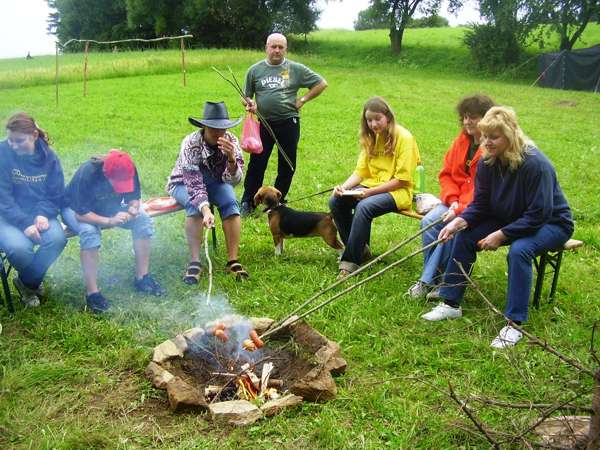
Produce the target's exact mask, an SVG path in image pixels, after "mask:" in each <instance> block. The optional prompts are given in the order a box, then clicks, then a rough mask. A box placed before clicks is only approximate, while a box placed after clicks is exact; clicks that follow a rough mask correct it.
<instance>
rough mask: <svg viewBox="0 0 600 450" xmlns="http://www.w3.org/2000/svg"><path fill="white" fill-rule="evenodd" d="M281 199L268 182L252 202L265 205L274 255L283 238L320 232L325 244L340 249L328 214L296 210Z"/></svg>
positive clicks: (335, 231) (316, 234) (281, 246)
mask: <svg viewBox="0 0 600 450" xmlns="http://www.w3.org/2000/svg"><path fill="white" fill-rule="evenodd" d="M280 200H281V192H279V190H277V189H275V188H274V187H271V186H263V187H261V188H260V189H259V190H258V192H257V193H256V195H255V196H254V204H255V205H257V206H258V205H260V204H263V205H265V206H266V208H265V212H266V213H268V217H269V228H270V229H271V234H272V235H273V242H274V244H275V254H276V255H281V253H282V252H283V239H284V238H289V237H308V236H321V237H322V238H323V240H324V241H325V242H326V243H327V245H329V246H330V247H332V248H334V249H336V250H338V252H341V250H342V249H343V248H344V246H343V245H342V243H341V242H340V241H339V240H338V238H337V228H336V227H335V223H334V222H333V219H332V218H331V215H330V214H327V213H319V212H303V211H296V210H294V209H292V208H288V207H287V206H285V205H283V204H281V203H280V202H279V201H280Z"/></svg>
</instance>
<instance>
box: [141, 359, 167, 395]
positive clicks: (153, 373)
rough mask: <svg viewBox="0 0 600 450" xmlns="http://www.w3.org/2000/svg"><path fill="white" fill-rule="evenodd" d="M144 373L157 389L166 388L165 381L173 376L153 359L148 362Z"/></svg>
mask: <svg viewBox="0 0 600 450" xmlns="http://www.w3.org/2000/svg"><path fill="white" fill-rule="evenodd" d="M145 373H146V376H147V377H148V378H150V380H152V384H153V385H154V387H156V388H158V389H166V388H167V383H168V382H169V381H171V380H172V379H173V378H174V377H173V374H172V373H171V372H169V371H168V370H165V369H164V368H162V367H161V366H160V365H158V364H156V363H155V362H154V361H150V364H148V367H146V372H145Z"/></svg>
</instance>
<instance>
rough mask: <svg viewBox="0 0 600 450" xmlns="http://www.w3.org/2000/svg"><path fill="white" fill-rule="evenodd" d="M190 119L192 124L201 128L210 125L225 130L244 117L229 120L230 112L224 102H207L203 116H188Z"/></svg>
mask: <svg viewBox="0 0 600 450" xmlns="http://www.w3.org/2000/svg"><path fill="white" fill-rule="evenodd" d="M188 120H189V121H190V123H191V124H192V125H195V126H197V127H199V128H204V127H209V128H218V129H220V130H225V129H227V128H233V127H235V126H236V125H237V124H238V123H240V122H241V121H242V118H241V117H240V118H239V119H237V120H229V113H228V112H227V107H226V106H225V103H224V102H205V103H204V114H203V118H202V119H195V118H194V117H188Z"/></svg>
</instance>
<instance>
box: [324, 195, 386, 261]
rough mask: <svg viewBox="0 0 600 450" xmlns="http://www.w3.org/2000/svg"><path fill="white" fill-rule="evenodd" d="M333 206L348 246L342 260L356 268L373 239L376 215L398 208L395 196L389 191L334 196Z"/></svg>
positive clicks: (338, 225)
mask: <svg viewBox="0 0 600 450" xmlns="http://www.w3.org/2000/svg"><path fill="white" fill-rule="evenodd" d="M329 209H330V210H331V215H332V216H333V220H334V221H335V224H336V226H337V229H338V231H339V233H340V237H341V238H342V242H343V243H344V245H345V246H346V248H345V250H344V253H343V254H342V259H341V263H340V267H341V268H346V267H342V266H343V265H344V264H343V263H344V262H346V263H350V265H346V266H347V268H348V270H356V267H357V266H358V265H360V263H361V262H362V256H363V252H364V249H365V246H366V245H367V244H368V243H369V242H370V241H371V223H372V222H373V219H374V218H375V217H379V216H382V215H384V214H386V213H389V212H392V211H397V210H398V209H397V208H396V202H395V200H394V197H392V195H391V194H389V193H387V192H386V193H384V194H377V195H373V196H371V197H367V198H365V199H364V200H360V201H359V200H357V199H356V198H355V197H352V196H343V197H335V196H333V197H331V198H330V199H329Z"/></svg>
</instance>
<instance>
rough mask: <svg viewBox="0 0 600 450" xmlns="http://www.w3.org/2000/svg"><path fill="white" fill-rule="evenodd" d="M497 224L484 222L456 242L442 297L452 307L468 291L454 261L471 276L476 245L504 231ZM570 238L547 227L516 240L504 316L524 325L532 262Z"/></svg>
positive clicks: (509, 258) (510, 258)
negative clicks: (483, 239) (481, 240)
mask: <svg viewBox="0 0 600 450" xmlns="http://www.w3.org/2000/svg"><path fill="white" fill-rule="evenodd" d="M502 226H503V224H501V223H500V222H498V221H497V220H488V221H486V222H482V223H481V224H479V225H478V226H477V227H475V228H472V229H471V228H467V229H466V230H464V231H462V232H460V233H459V234H457V235H456V236H455V238H454V240H455V241H456V242H455V244H454V250H453V252H452V256H451V258H450V261H448V266H447V267H446V272H445V274H444V287H442V288H441V289H440V296H441V297H442V298H443V299H445V300H448V301H449V302H450V303H454V304H459V303H460V301H461V300H462V297H463V295H464V292H465V289H466V280H465V277H464V275H463V274H462V272H461V271H460V268H459V266H458V264H457V263H456V262H455V261H454V260H455V259H456V260H457V261H458V262H460V263H461V264H462V266H463V268H464V269H465V271H466V272H467V273H470V272H471V270H472V268H473V264H474V263H475V260H476V259H477V251H478V247H477V241H479V240H480V239H482V238H484V237H486V236H487V235H488V234H490V233H492V232H494V231H496V230H499V229H500V228H502ZM570 237H571V231H570V230H565V229H564V228H563V227H561V226H560V225H554V224H546V225H544V226H543V227H542V228H540V229H539V230H538V231H537V232H536V233H535V234H533V235H531V236H526V237H523V238H520V239H516V240H515V241H513V242H512V243H511V244H510V249H509V250H508V255H507V257H506V259H507V262H508V292H507V295H506V306H505V308H504V315H505V317H506V318H508V319H511V320H516V321H520V322H525V321H526V320H527V315H528V310H529V295H530V294H531V285H532V281H533V268H532V266H531V265H532V261H533V258H534V257H536V256H539V255H541V254H542V253H544V252H545V251H548V250H552V249H556V248H560V247H561V246H562V245H563V244H564V243H565V242H566V241H567V240H568V239H569V238H570Z"/></svg>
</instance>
